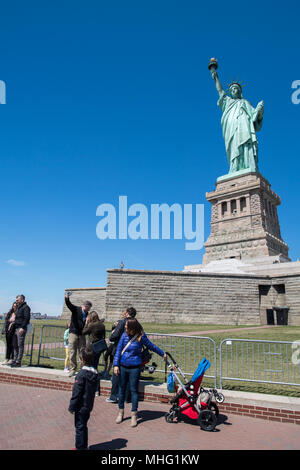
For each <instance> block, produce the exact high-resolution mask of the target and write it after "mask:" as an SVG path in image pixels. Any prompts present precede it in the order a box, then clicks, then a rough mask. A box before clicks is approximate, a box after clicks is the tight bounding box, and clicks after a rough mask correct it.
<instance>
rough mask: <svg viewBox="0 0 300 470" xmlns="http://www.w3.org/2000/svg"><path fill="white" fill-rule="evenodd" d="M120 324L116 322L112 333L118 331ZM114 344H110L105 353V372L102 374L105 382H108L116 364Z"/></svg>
mask: <svg viewBox="0 0 300 470" xmlns="http://www.w3.org/2000/svg"><path fill="white" fill-rule="evenodd" d="M117 324H118V322H117V321H116V322H114V323H113V324H112V327H111V331H112V332H113V331H114V330H115V329H116V326H117ZM113 351H114V343H110V344H109V346H108V348H107V350H106V351H105V353H104V371H103V374H102V378H103V379H104V380H108V379H109V378H110V375H109V373H110V371H111V368H112V365H113V362H114V355H113Z"/></svg>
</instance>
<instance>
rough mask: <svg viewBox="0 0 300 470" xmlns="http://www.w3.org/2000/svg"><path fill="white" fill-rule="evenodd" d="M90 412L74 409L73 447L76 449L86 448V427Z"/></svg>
mask: <svg viewBox="0 0 300 470" xmlns="http://www.w3.org/2000/svg"><path fill="white" fill-rule="evenodd" d="M89 417H90V413H88V412H85V413H84V412H82V411H81V410H79V411H75V447H76V450H86V449H87V448H88V428H87V422H88V420H89Z"/></svg>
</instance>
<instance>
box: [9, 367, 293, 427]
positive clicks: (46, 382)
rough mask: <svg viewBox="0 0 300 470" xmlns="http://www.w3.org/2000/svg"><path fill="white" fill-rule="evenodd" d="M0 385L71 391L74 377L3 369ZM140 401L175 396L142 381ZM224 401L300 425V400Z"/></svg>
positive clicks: (250, 397) (231, 397)
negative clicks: (0, 383)
mask: <svg viewBox="0 0 300 470" xmlns="http://www.w3.org/2000/svg"><path fill="white" fill-rule="evenodd" d="M0 382H2V383H8V384H14V385H25V386H31V387H41V388H49V389H55V390H64V391H70V392H71V390H72V388H73V383H74V378H72V377H68V376H67V375H66V373H65V372H64V371H62V370H57V369H45V368H42V367H20V368H18V369H11V368H10V367H8V366H0ZM110 388H111V382H110V380H101V383H100V394H101V395H102V396H109V394H110ZM139 392H140V399H141V400H143V401H148V402H160V403H166V404H167V403H168V402H169V400H170V399H171V398H172V397H173V395H171V394H170V393H168V391H167V387H166V384H154V383H153V382H147V381H141V382H140V391H139ZM223 393H224V396H225V402H224V403H222V404H220V405H219V408H220V413H229V414H239V415H243V416H249V417H253V418H259V419H266V420H270V421H278V422H288V423H294V424H300V398H296V397H288V396H281V395H267V394H260V393H250V392H238V391H232V390H223Z"/></svg>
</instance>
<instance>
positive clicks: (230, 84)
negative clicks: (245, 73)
mask: <svg viewBox="0 0 300 470" xmlns="http://www.w3.org/2000/svg"><path fill="white" fill-rule="evenodd" d="M233 85H237V86H238V87H239V88H240V90H241V91H242V88H243V87H244V86H245V84H243V82H242V81H241V82H239V80H238V79H237V80H236V81H233V80H232V81H231V83H229V84H228V90H227V91H228V92H229V91H230V88H231V87H232V86H233Z"/></svg>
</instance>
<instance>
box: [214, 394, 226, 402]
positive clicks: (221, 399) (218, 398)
mask: <svg viewBox="0 0 300 470" xmlns="http://www.w3.org/2000/svg"><path fill="white" fill-rule="evenodd" d="M215 398H216V401H217V402H218V403H223V401H224V400H225V397H224V395H223V393H220V392H218V393H217V394H216V396H215Z"/></svg>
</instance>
